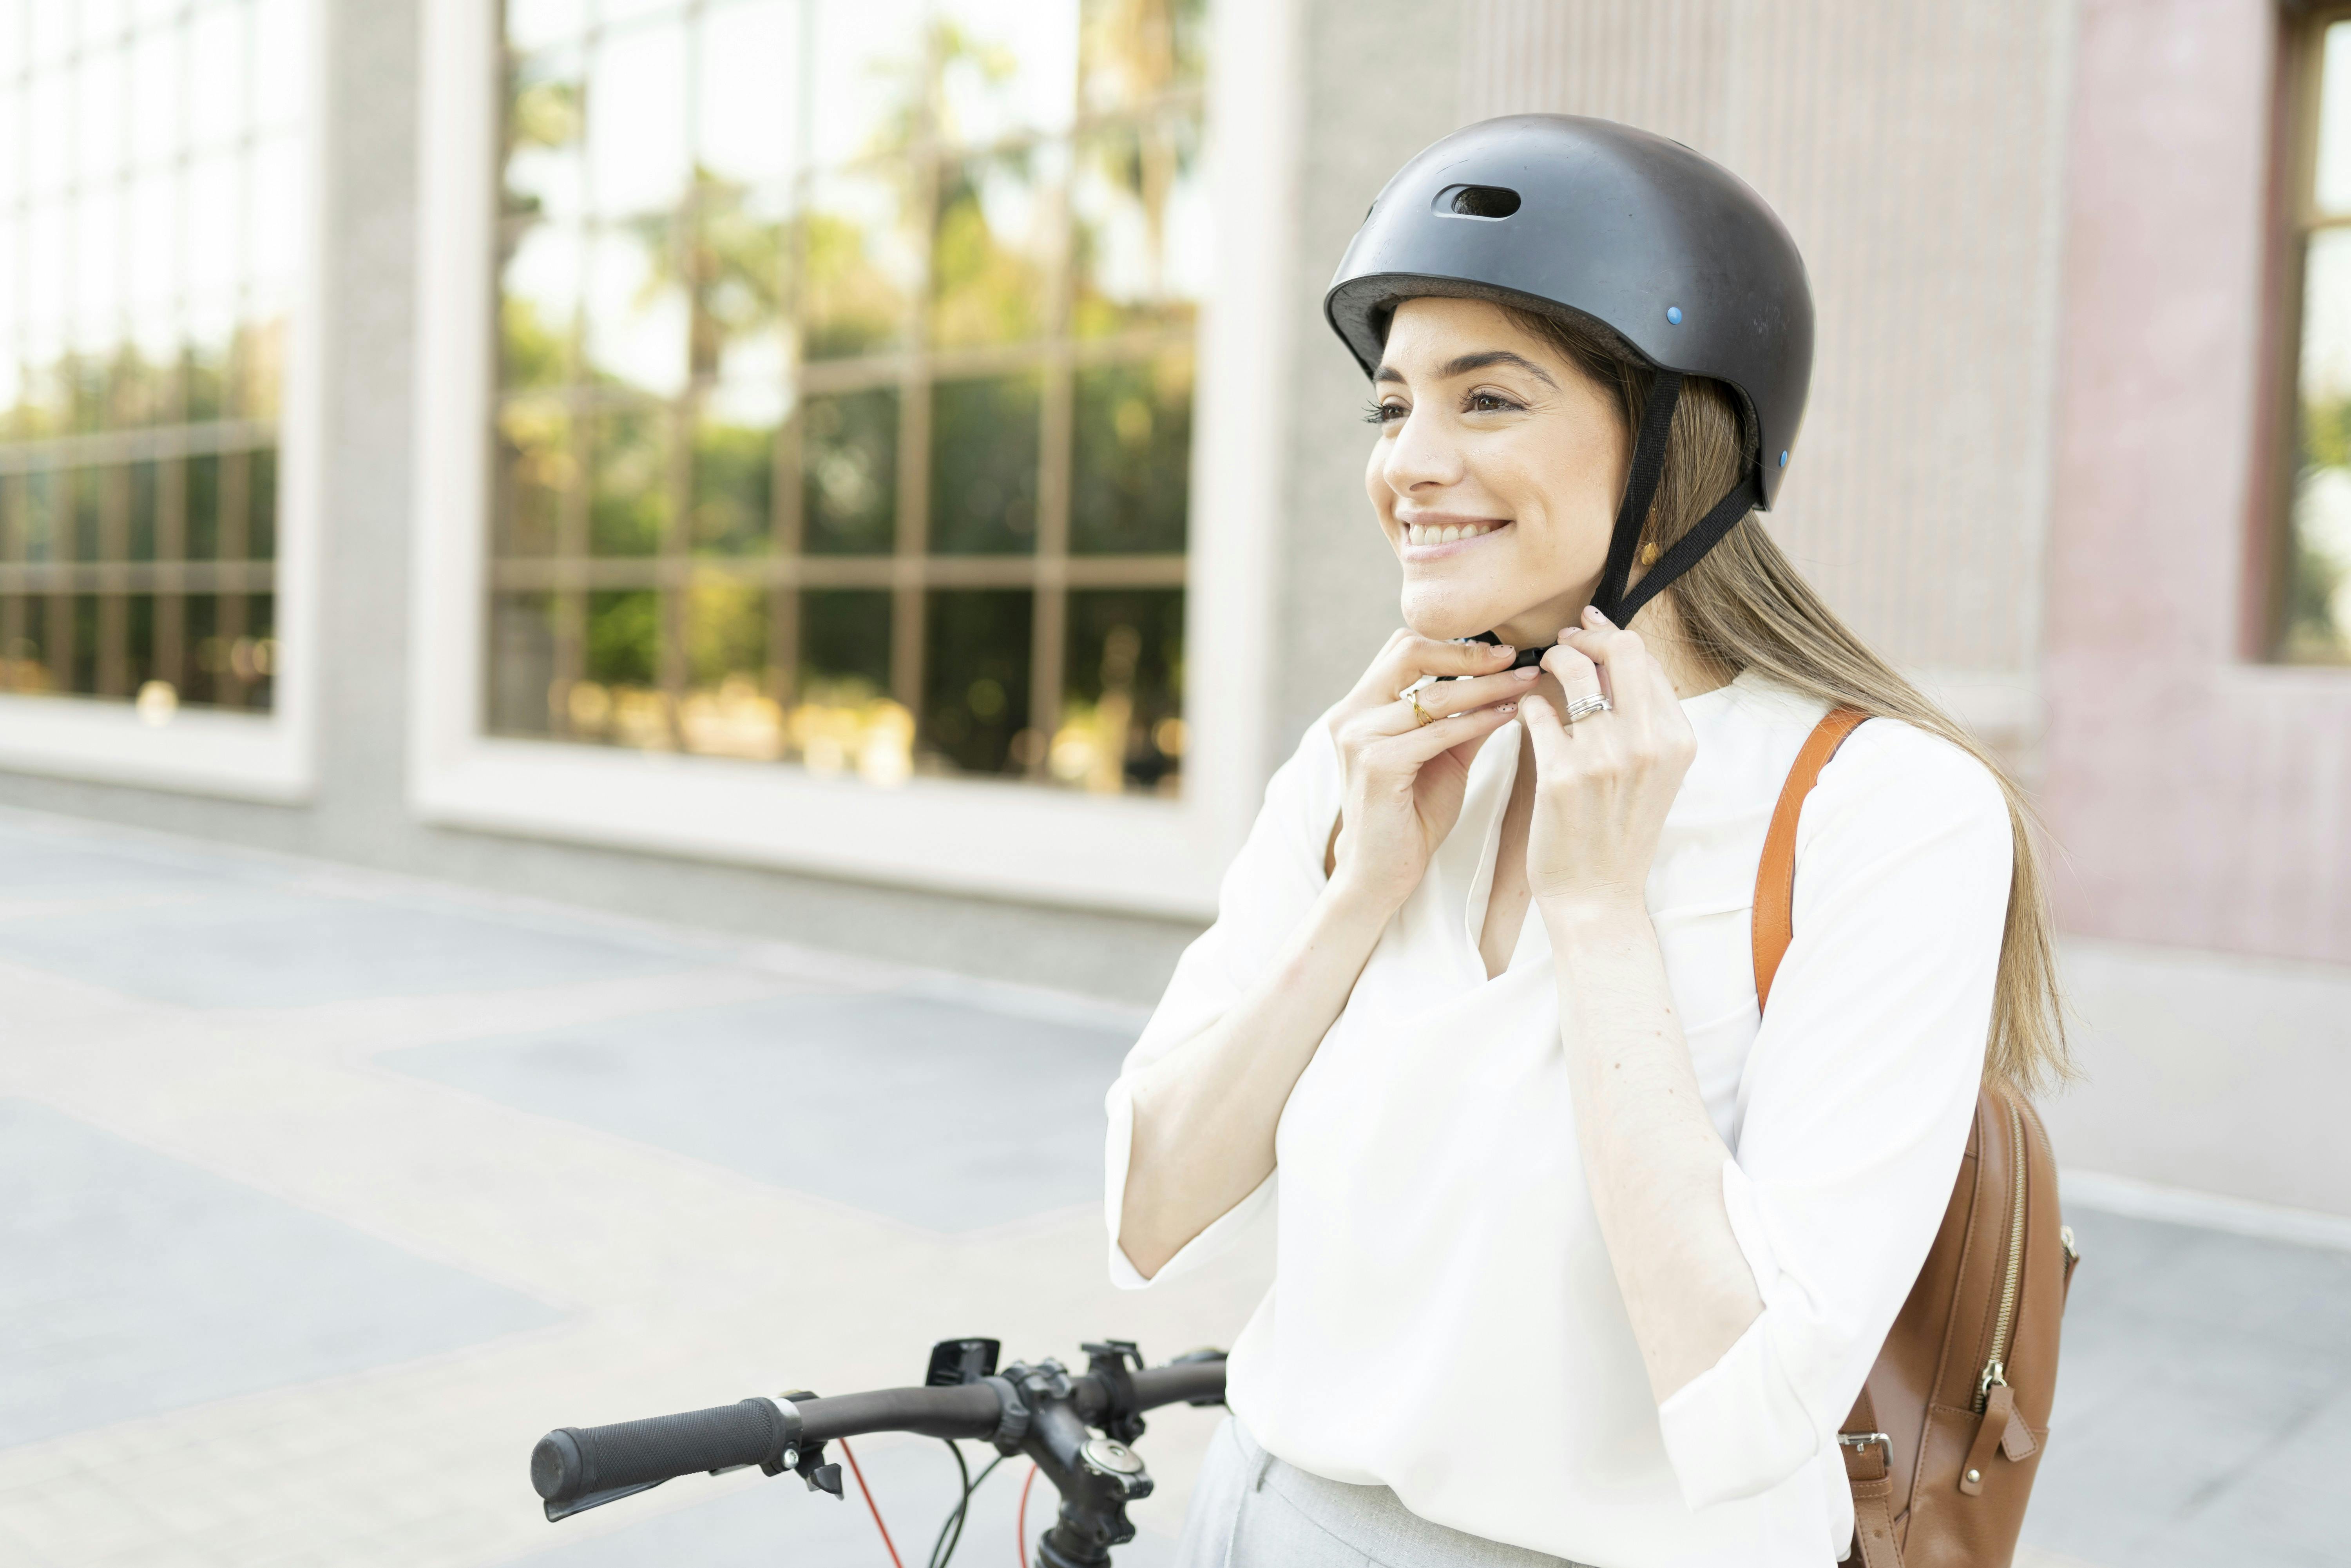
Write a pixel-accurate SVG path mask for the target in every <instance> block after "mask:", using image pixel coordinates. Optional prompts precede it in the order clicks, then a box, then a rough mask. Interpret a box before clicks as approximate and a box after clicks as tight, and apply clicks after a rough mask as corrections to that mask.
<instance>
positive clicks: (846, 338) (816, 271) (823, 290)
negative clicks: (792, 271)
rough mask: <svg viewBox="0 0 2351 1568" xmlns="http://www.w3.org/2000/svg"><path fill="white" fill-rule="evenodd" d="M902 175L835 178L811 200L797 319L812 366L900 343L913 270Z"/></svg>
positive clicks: (825, 182) (821, 185) (818, 188)
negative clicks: (804, 268) (817, 361)
mask: <svg viewBox="0 0 2351 1568" xmlns="http://www.w3.org/2000/svg"><path fill="white" fill-rule="evenodd" d="M906 178H907V176H906V174H905V173H904V171H898V172H891V173H886V174H882V173H877V174H839V175H829V176H826V177H824V178H822V179H820V180H819V181H818V182H817V183H816V185H815V187H814V190H813V192H812V193H811V196H810V211H809V214H808V216H807V220H806V223H805V225H804V226H805V233H804V235H803V236H802V239H801V244H802V245H803V246H805V247H806V261H805V263H804V265H805V267H806V272H805V274H804V277H803V284H802V288H803V298H802V302H801V314H802V320H803V334H804V349H803V351H804V352H805V353H806V354H807V355H808V357H809V358H810V359H811V360H829V359H841V358H846V357H849V356H852V355H856V354H862V353H870V352H872V350H877V349H883V348H888V347H890V346H892V345H893V344H896V343H897V342H899V341H900V340H902V339H903V337H904V330H905V324H906V302H907V298H908V297H909V296H910V295H911V294H912V292H913V289H914V276H915V273H916V271H917V270H918V268H917V265H916V261H917V253H916V252H915V250H914V246H913V244H912V243H911V241H910V240H909V238H908V235H907V229H906V188H905V182H906Z"/></svg>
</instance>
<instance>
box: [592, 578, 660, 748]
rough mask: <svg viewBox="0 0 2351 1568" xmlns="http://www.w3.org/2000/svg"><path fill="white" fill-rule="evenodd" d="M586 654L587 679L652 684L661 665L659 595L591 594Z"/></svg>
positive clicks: (634, 592) (628, 592)
mask: <svg viewBox="0 0 2351 1568" xmlns="http://www.w3.org/2000/svg"><path fill="white" fill-rule="evenodd" d="M587 654H588V657H587V675H588V678H589V679H590V680H591V681H594V682H596V683H597V684H598V685H602V686H605V687H607V688H611V687H614V686H635V687H649V686H651V685H653V682H654V679H655V676H656V672H658V671H659V670H660V668H661V595H660V594H658V593H656V592H654V591H653V590H652V589H650V588H632V589H625V590H622V591H617V592H604V593H591V594H590V595H589V596H588V649H587ZM573 707H574V711H575V715H576V711H577V708H578V705H577V704H574V705H573ZM626 744H639V742H633V741H632V742H626Z"/></svg>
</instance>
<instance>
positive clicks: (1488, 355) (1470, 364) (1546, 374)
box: [1372, 349, 1559, 392]
mask: <svg viewBox="0 0 2351 1568" xmlns="http://www.w3.org/2000/svg"><path fill="white" fill-rule="evenodd" d="M1493 365H1516V366H1517V367H1518V368H1519V369H1520V370H1522V371H1526V372H1527V373H1528V374H1529V375H1531V376H1535V377H1538V378H1540V379H1541V382H1542V383H1543V385H1545V386H1547V387H1549V388H1551V389H1552V391H1553V392H1557V391H1558V390H1559V383H1558V382H1555V381H1553V380H1552V378H1551V372H1550V371H1546V370H1544V369H1543V368H1542V367H1541V365H1539V364H1537V363H1535V362H1534V361H1532V360H1530V359H1528V358H1527V357H1526V356H1525V355H1524V354H1514V353H1512V352H1510V350H1508V349H1488V350H1484V351H1483V352H1481V353H1476V354H1462V355H1459V356H1458V357H1457V358H1454V359H1450V360H1447V361H1445V363H1444V364H1442V365H1440V366H1438V367H1437V380H1439V381H1451V380H1452V379H1453V378H1454V377H1455V376H1466V375H1468V373H1469V372H1470V371H1482V370H1485V369H1488V368H1489V367H1490V366H1493ZM1372 379H1373V380H1374V381H1375V382H1402V381H1403V380H1404V372H1403V371H1399V370H1397V369H1396V368H1395V366H1394V365H1382V366H1381V367H1380V368H1379V370H1378V371H1375V372H1374V374H1373V376H1372Z"/></svg>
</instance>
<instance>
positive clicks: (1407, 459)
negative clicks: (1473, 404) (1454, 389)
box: [1383, 413, 1461, 496]
mask: <svg viewBox="0 0 2351 1568" xmlns="http://www.w3.org/2000/svg"><path fill="white" fill-rule="evenodd" d="M1383 473H1384V477H1385V478H1386V480H1387V482H1388V486H1389V487H1390V488H1391V489H1393V490H1395V493H1396V494H1397V495H1399V496H1408V495H1410V494H1412V492H1413V491H1415V490H1416V489H1419V488H1421V487H1422V486H1446V485H1451V484H1455V483H1457V482H1458V480H1459V479H1460V477H1461V449H1460V448H1459V447H1458V445H1456V444H1454V443H1453V442H1452V441H1451V440H1450V439H1449V438H1448V436H1447V433H1446V431H1445V429H1444V427H1443V424H1442V423H1441V422H1439V421H1437V420H1433V419H1429V418H1427V417H1426V416H1425V415H1423V414H1420V413H1412V414H1408V415H1406V416H1405V422H1404V425H1403V428H1401V429H1399V430H1398V431H1397V432H1396V433H1395V438H1394V439H1393V440H1392V441H1390V442H1389V443H1388V454H1387V462H1386V464H1385V465H1384V470H1383Z"/></svg>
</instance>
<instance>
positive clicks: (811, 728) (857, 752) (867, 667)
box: [790, 589, 914, 784]
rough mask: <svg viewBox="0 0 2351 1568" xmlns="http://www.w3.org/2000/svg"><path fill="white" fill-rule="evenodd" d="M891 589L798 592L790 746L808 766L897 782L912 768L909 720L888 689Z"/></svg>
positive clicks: (912, 743) (889, 782)
mask: <svg viewBox="0 0 2351 1568" xmlns="http://www.w3.org/2000/svg"><path fill="white" fill-rule="evenodd" d="M890 624H891V600H890V595H889V594H888V593H886V592H883V591H878V590H867V589H839V590H824V591H811V592H808V593H804V594H802V595H801V596H800V655H799V695H798V697H797V699H796V700H795V702H794V703H793V706H792V711H791V717H790V739H791V747H792V750H793V751H794V752H795V753H796V754H797V755H798V756H799V758H800V760H801V761H802V762H804V763H805V764H807V766H808V768H809V769H810V771H811V772H816V773H841V772H851V771H853V772H856V773H858V774H861V775H862V776H863V777H864V778H866V779H869V780H871V781H872V782H874V783H877V784H895V783H897V782H899V781H901V780H902V779H904V778H905V777H906V775H907V774H908V773H909V772H910V771H912V768H913V761H914V718H913V716H911V715H909V714H908V713H907V712H906V710H905V709H904V708H903V707H900V706H898V705H897V704H896V703H894V702H893V701H891V700H890V698H889V697H888V696H886V695H883V694H884V693H886V692H887V691H888V690H889V689H890Z"/></svg>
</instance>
